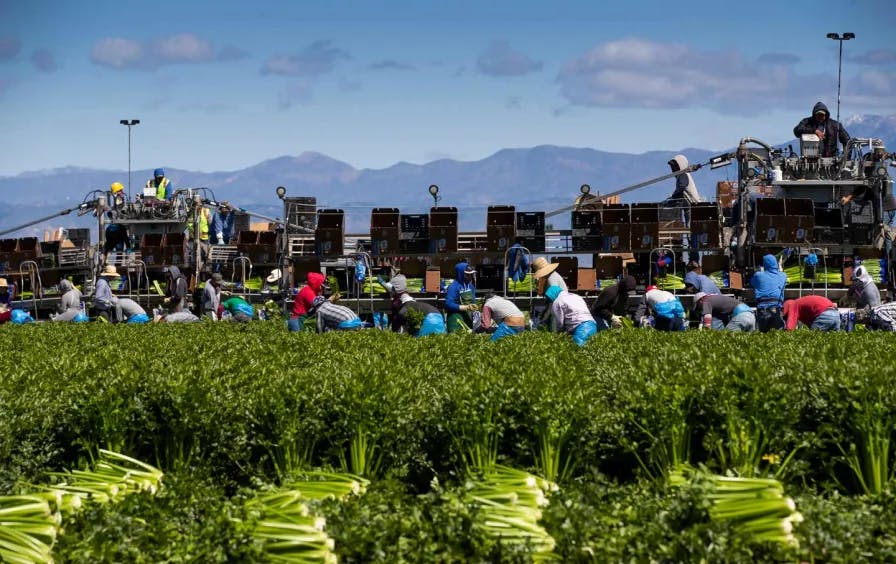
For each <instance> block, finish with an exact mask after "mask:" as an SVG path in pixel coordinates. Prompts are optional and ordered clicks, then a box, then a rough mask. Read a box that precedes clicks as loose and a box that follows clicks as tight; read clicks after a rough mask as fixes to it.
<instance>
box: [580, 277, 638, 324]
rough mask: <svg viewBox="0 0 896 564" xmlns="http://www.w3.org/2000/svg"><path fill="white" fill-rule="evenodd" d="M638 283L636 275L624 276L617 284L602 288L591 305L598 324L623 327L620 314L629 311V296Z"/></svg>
mask: <svg viewBox="0 0 896 564" xmlns="http://www.w3.org/2000/svg"><path fill="white" fill-rule="evenodd" d="M637 283H638V282H637V281H636V280H635V277H634V276H624V277H623V278H622V280H620V281H619V282H617V283H616V284H613V285H611V286H607V287H606V288H604V289H603V290H601V292H600V294H598V296H597V301H596V302H594V305H592V306H591V313H592V314H593V315H594V319H595V320H596V321H597V324H598V325H601V324H605V325H606V326H607V327H613V328H619V327H622V319H621V318H620V317H619V316H620V315H624V314H625V313H627V309H628V296H629V294H631V293H632V292H634V291H635V286H636V285H637Z"/></svg>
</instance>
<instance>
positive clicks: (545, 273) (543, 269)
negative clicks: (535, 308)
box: [532, 257, 569, 296]
mask: <svg viewBox="0 0 896 564" xmlns="http://www.w3.org/2000/svg"><path fill="white" fill-rule="evenodd" d="M558 266H560V264H559V263H556V262H553V263H549V262H548V261H547V259H546V258H544V257H538V258H537V259H535V262H534V263H532V272H533V274H532V277H533V278H535V280H536V282H537V283H538V295H539V296H543V295H544V291H545V290H546V289H547V288H548V286H559V287H560V289H561V290H563V291H564V292H568V291H569V288H567V287H566V282H565V281H564V280H563V277H562V276H560V274H558V273H557V272H556V270H557V267H558Z"/></svg>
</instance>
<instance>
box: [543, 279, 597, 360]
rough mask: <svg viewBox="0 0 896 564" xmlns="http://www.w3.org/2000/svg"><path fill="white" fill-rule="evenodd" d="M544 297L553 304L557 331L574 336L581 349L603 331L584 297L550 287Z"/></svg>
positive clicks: (552, 309) (558, 287)
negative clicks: (595, 320)
mask: <svg viewBox="0 0 896 564" xmlns="http://www.w3.org/2000/svg"><path fill="white" fill-rule="evenodd" d="M544 295H545V297H546V298H547V299H548V300H550V302H551V315H553V316H554V326H555V327H556V329H557V331H563V332H565V333H569V334H570V335H572V340H573V341H574V342H575V343H576V344H577V345H579V346H580V347H584V346H585V343H587V342H588V339H590V338H591V337H593V336H594V335H595V334H597V332H598V331H601V330H602V328H601V327H598V325H597V323H595V322H594V318H593V317H591V312H590V311H588V305H587V304H586V303H585V300H583V299H582V296H580V295H578V294H573V293H570V292H567V291H564V290H563V289H562V288H560V286H548V289H547V290H545V291H544Z"/></svg>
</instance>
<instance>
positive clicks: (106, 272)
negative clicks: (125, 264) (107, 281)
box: [100, 264, 120, 278]
mask: <svg viewBox="0 0 896 564" xmlns="http://www.w3.org/2000/svg"><path fill="white" fill-rule="evenodd" d="M100 276H109V277H111V278H117V277H118V276H120V275H119V274H118V271H117V270H116V269H115V265H114V264H107V265H106V268H104V269H103V271H102V272H100Z"/></svg>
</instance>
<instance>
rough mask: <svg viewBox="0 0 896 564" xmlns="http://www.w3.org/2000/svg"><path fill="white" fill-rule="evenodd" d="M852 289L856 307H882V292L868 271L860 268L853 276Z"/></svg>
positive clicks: (850, 291) (851, 293) (851, 294)
mask: <svg viewBox="0 0 896 564" xmlns="http://www.w3.org/2000/svg"><path fill="white" fill-rule="evenodd" d="M852 278H853V282H852V287H851V288H850V289H849V294H850V296H852V297H853V298H855V300H856V307H858V308H859V309H861V308H864V307H877V306H879V305H880V303H881V302H880V290H878V288H877V285H876V284H875V283H874V280H873V279H872V278H871V275H870V274H868V269H866V268H865V267H864V266H860V267H858V268H856V269H855V271H854V272H853V274H852Z"/></svg>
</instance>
